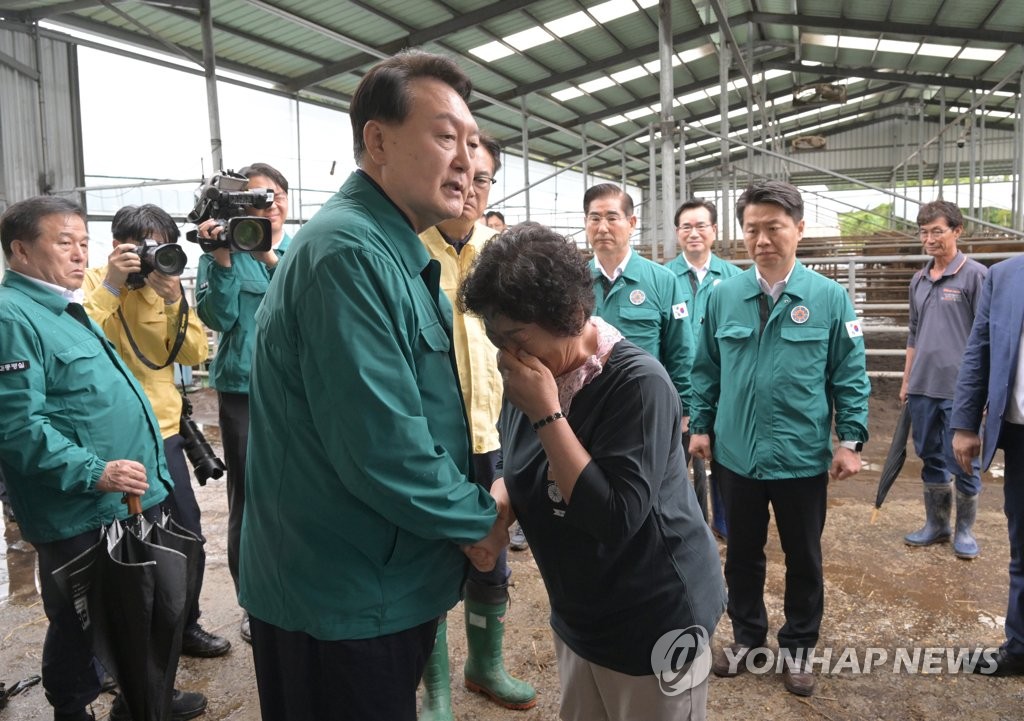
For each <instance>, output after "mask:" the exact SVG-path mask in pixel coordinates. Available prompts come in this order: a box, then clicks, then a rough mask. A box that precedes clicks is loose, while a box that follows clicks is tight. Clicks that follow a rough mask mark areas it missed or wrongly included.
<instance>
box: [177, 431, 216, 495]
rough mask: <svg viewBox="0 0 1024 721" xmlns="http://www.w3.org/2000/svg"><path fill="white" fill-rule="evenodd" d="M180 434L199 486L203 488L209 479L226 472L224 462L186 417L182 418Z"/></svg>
mask: <svg viewBox="0 0 1024 721" xmlns="http://www.w3.org/2000/svg"><path fill="white" fill-rule="evenodd" d="M179 430H180V433H181V435H182V437H183V438H184V439H185V444H184V445H185V455H186V456H188V460H189V463H191V464H192V469H193V470H194V471H195V473H196V480H197V481H199V485H200V486H205V485H206V482H207V481H208V480H209V479H211V478H220V477H221V476H222V475H224V471H225V470H226V469H225V467H224V462H223V461H222V460H221V459H219V458H218V457H217V454H216V453H214V452H213V448H211V447H210V444H209V443H208V442H207V441H206V438H205V437H204V436H203V432H202V431H200V430H199V426H197V425H196V422H195V421H193V420H192V419H191V418H189V417H187V416H182V418H181V426H180V429H179Z"/></svg>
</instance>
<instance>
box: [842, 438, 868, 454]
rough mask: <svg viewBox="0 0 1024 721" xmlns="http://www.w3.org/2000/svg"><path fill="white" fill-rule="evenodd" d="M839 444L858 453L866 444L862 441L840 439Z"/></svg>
mask: <svg viewBox="0 0 1024 721" xmlns="http://www.w3.org/2000/svg"><path fill="white" fill-rule="evenodd" d="M839 445H840V446H842V447H843V448H848V449H849V450H851V451H855V452H857V453H860V452H861V449H862V448H864V444H863V443H862V442H860V441H839Z"/></svg>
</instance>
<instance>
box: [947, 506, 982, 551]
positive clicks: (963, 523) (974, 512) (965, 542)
mask: <svg viewBox="0 0 1024 721" xmlns="http://www.w3.org/2000/svg"><path fill="white" fill-rule="evenodd" d="M977 517H978V497H977V496H968V495H967V494H966V493H964V492H963V491H957V492H956V535H954V536H953V553H954V554H956V557H957V558H967V559H971V558H975V557H976V556H977V555H978V541H977V540H975V538H974V533H972V530H973V529H974V519H976V518H977Z"/></svg>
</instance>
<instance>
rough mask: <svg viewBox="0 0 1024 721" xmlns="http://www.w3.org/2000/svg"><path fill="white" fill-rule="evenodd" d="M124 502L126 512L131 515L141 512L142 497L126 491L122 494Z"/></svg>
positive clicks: (137, 514)
mask: <svg viewBox="0 0 1024 721" xmlns="http://www.w3.org/2000/svg"><path fill="white" fill-rule="evenodd" d="M124 502H125V503H127V504H128V513H130V514H131V515H133V516H139V515H141V514H142V498H140V497H139V496H133V495H129V494H127V493H126V494H125V496H124Z"/></svg>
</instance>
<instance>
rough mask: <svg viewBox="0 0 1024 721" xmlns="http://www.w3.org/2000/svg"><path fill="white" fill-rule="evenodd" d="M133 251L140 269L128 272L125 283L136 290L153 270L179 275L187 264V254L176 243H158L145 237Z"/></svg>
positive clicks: (144, 282) (143, 283)
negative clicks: (137, 257)
mask: <svg viewBox="0 0 1024 721" xmlns="http://www.w3.org/2000/svg"><path fill="white" fill-rule="evenodd" d="M135 253H136V254H137V255H138V256H139V260H141V261H142V270H140V271H139V272H138V273H130V274H129V275H128V279H127V280H126V281H125V285H126V286H127V287H128V288H129V289H130V290H138V289H139V288H141V287H142V286H144V285H145V284H146V276H147V275H149V274H150V273H152V272H153V271H154V270H158V271H160V272H161V273H163V274H164V275H181V274H182V272H184V270H185V266H186V265H187V264H188V256H186V255H185V251H184V250H182V249H181V246H180V245H178V244H177V243H158V242H157V241H155V240H153V239H152V238H146V239H145V240H143V241H142V242H140V243H139V244H138V245H137V246H135Z"/></svg>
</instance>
